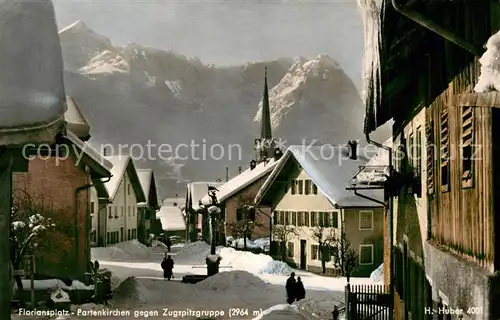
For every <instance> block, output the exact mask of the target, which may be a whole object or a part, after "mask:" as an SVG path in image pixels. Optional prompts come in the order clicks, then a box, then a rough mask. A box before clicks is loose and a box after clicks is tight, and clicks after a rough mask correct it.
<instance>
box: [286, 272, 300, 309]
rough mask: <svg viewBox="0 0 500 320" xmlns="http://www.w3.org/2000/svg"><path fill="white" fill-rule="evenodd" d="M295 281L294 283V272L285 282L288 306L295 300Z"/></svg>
mask: <svg viewBox="0 0 500 320" xmlns="http://www.w3.org/2000/svg"><path fill="white" fill-rule="evenodd" d="M296 284H297V283H296V281H295V272H292V273H291V274H290V277H289V278H288V279H287V280H286V287H285V288H286V295H287V300H286V301H287V302H288V304H292V303H293V302H294V301H295V298H296V290H297V288H296Z"/></svg>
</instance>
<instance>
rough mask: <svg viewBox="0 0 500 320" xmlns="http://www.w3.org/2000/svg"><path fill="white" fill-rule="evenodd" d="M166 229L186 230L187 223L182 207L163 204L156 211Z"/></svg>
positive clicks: (157, 217)
mask: <svg viewBox="0 0 500 320" xmlns="http://www.w3.org/2000/svg"><path fill="white" fill-rule="evenodd" d="M156 219H160V222H161V226H162V228H163V230H164V231H180V230H186V223H185V222H184V217H183V215H182V212H181V209H180V207H171V206H162V207H161V208H160V210H159V211H158V212H157V213H156Z"/></svg>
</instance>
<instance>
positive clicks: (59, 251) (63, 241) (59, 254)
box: [13, 157, 90, 277]
mask: <svg viewBox="0 0 500 320" xmlns="http://www.w3.org/2000/svg"><path fill="white" fill-rule="evenodd" d="M75 163H76V161H75V160H74V159H72V158H68V159H56V158H55V157H51V158H50V159H47V160H44V159H38V158H37V159H33V160H30V161H29V169H28V172H25V173H15V174H14V177H13V192H14V195H22V193H23V192H22V191H21V190H25V191H26V192H27V193H29V194H30V196H31V197H32V198H33V199H34V200H36V201H37V202H38V203H40V204H42V203H43V207H44V208H45V209H46V210H47V215H49V214H50V215H51V218H52V219H53V220H54V222H55V223H56V227H55V229H54V230H49V231H47V232H46V233H44V237H43V241H40V242H41V243H40V246H41V247H40V250H38V251H37V252H36V256H37V261H36V273H37V274H40V275H46V276H64V277H80V276H82V275H83V273H84V272H85V269H86V264H87V261H86V259H87V258H86V250H85V248H86V245H87V242H88V237H87V236H86V232H85V230H86V224H87V223H88V221H87V207H88V204H89V201H90V199H89V197H90V192H89V189H84V190H82V191H80V192H79V194H78V215H77V220H76V225H75V219H74V218H75V190H76V189H77V188H78V187H80V186H83V185H86V184H88V183H89V182H90V180H89V179H90V178H89V175H88V174H86V173H85V171H84V170H83V169H82V168H80V167H77V166H76V165H75ZM75 228H77V230H78V254H75V249H74V246H75V237H74V232H75Z"/></svg>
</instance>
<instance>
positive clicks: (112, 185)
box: [104, 155, 146, 202]
mask: <svg viewBox="0 0 500 320" xmlns="http://www.w3.org/2000/svg"><path fill="white" fill-rule="evenodd" d="M105 158H106V159H107V160H108V161H109V162H111V163H112V164H113V168H112V171H111V174H112V175H113V176H112V177H111V180H109V181H108V182H106V183H105V184H104V186H105V187H106V190H107V191H108V194H109V199H110V200H113V199H114V197H115V195H116V192H117V191H118V187H119V186H120V183H121V181H122V179H123V177H124V175H125V173H126V172H127V167H128V165H129V163H130V162H131V161H132V158H131V157H130V156H129V155H115V156H106V157H105ZM133 165H134V164H133V162H132V166H133ZM136 172H137V171H136V170H135V167H134V173H133V174H131V176H130V177H129V178H130V179H131V182H132V186H133V188H134V192H135V193H136V197H137V201H138V202H144V201H145V200H146V199H145V195H144V190H142V187H141V183H140V180H139V177H138V176H136Z"/></svg>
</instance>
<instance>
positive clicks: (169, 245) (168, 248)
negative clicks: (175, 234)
mask: <svg viewBox="0 0 500 320" xmlns="http://www.w3.org/2000/svg"><path fill="white" fill-rule="evenodd" d="M165 244H166V245H167V251H168V252H170V248H171V247H172V241H171V240H170V237H167V239H166V240H165Z"/></svg>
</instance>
